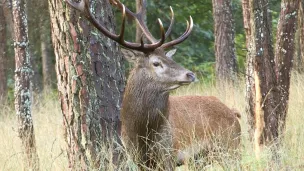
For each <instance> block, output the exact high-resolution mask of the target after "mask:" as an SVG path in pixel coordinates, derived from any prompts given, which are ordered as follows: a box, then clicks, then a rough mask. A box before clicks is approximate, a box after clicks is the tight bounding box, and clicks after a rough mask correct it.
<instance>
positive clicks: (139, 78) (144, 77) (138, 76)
mask: <svg viewBox="0 0 304 171" xmlns="http://www.w3.org/2000/svg"><path fill="white" fill-rule="evenodd" d="M154 85H155V84H153V80H152V79H151V78H150V77H149V76H148V74H147V73H145V72H144V71H135V70H133V71H132V72H131V74H130V76H129V79H128V83H127V85H126V88H125V93H124V98H123V102H122V110H121V117H122V120H123V122H125V123H123V125H124V124H129V125H128V127H129V126H130V125H131V124H132V123H134V124H133V126H135V125H136V126H137V127H141V126H142V127H147V128H148V129H155V130H158V129H159V128H160V126H162V125H163V124H165V120H166V119H167V118H168V114H167V108H168V99H169V92H164V91H162V88H161V87H157V86H154ZM137 129H141V128H137Z"/></svg>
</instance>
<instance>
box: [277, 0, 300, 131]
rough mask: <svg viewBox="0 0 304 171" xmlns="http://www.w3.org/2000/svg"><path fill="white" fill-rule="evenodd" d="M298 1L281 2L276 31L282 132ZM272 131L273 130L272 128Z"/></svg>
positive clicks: (280, 125)
mask: <svg viewBox="0 0 304 171" xmlns="http://www.w3.org/2000/svg"><path fill="white" fill-rule="evenodd" d="M299 5H300V0H283V1H282V3H281V13H280V19H279V24H278V30H277V42H276V51H275V62H276V76H277V83H278V85H277V87H278V89H279V90H278V91H279V94H280V96H279V97H278V100H279V103H278V106H277V108H278V110H277V111H278V116H277V117H276V119H277V120H278V121H277V122H278V128H277V129H278V130H277V131H283V129H284V127H285V120H286V114H287V110H288V100H289V88H290V76H291V69H292V65H293V56H294V39H295V33H296V28H297V16H298V9H299ZM272 129H274V128H272Z"/></svg>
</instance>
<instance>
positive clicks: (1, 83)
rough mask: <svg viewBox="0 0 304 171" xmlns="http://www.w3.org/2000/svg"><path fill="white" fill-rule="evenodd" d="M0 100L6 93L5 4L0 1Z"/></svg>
mask: <svg viewBox="0 0 304 171" xmlns="http://www.w3.org/2000/svg"><path fill="white" fill-rule="evenodd" d="M0 3H1V4H0V101H1V99H4V98H5V97H6V95H7V86H6V84H7V82H6V65H5V64H6V53H5V52H6V50H5V49H6V48H5V46H6V37H7V36H6V19H5V15H4V8H5V6H4V5H5V4H4V3H3V1H2V0H1V1H0Z"/></svg>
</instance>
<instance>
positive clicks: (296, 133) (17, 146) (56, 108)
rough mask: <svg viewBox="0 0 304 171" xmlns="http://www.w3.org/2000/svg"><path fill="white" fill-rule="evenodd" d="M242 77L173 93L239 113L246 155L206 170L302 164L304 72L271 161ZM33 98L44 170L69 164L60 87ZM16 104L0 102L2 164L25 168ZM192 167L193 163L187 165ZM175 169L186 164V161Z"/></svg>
mask: <svg viewBox="0 0 304 171" xmlns="http://www.w3.org/2000/svg"><path fill="white" fill-rule="evenodd" d="M244 85H245V84H244V82H240V83H239V85H237V86H234V87H230V86H226V87H225V88H221V89H220V88H216V87H215V86H212V84H210V83H208V84H204V83H202V81H201V82H200V83H195V84H192V85H190V86H187V87H182V88H180V89H178V90H177V91H176V92H174V93H173V95H177V96H180V95H204V96H205V95H212V96H216V97H218V98H219V99H221V101H222V102H223V103H225V104H226V105H227V106H229V107H233V108H236V109H238V110H239V111H240V113H241V115H242V116H241V125H242V146H241V149H240V150H241V154H242V157H241V159H240V161H237V163H238V164H236V165H231V166H228V167H229V168H222V167H221V166H219V165H217V164H216V163H214V164H211V165H209V166H207V167H206V168H205V169H206V170H304V147H303V143H304V131H303V130H304V114H303V112H304V75H298V74H293V78H292V83H291V90H290V91H291V92H290V102H289V110H288V115H287V121H286V131H285V132H284V137H283V139H282V142H283V143H282V147H281V148H280V150H278V154H280V156H281V163H279V164H278V163H276V164H273V163H272V162H270V161H271V152H270V149H266V148H265V149H264V150H263V152H262V154H261V158H260V160H257V159H256V158H255V153H254V151H253V145H252V143H251V142H250V141H249V135H248V126H247V117H246V114H245V91H244V88H245V86H244ZM35 99H36V100H34V102H33V120H34V129H35V135H36V141H37V150H38V155H39V159H40V168H41V170H56V171H57V170H68V169H67V167H68V160H67V155H66V153H65V142H64V139H63V119H62V114H61V112H60V104H59V101H58V98H57V94H56V93H53V94H52V93H49V92H48V93H43V95H40V96H39V97H36V98H35ZM14 113H15V111H14V108H13V104H0V135H1V136H0V170H5V171H9V170H12V171H15V170H23V169H22V168H23V162H22V155H21V154H22V153H21V142H20V139H19V138H18V126H17V120H16V115H15V114H14ZM189 167H190V169H189V170H192V169H191V166H189ZM177 170H185V167H182V168H178V169H177Z"/></svg>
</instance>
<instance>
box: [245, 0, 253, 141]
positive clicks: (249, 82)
mask: <svg viewBox="0 0 304 171" xmlns="http://www.w3.org/2000/svg"><path fill="white" fill-rule="evenodd" d="M242 9H243V22H244V29H245V36H246V48H247V50H250V48H251V43H252V42H251V41H252V40H251V39H250V38H251V34H252V33H251V31H252V29H251V24H250V18H251V16H250V2H249V0H242ZM246 64H247V68H246V76H245V77H246V100H247V105H246V112H247V113H248V124H249V125H250V129H249V134H250V138H252V137H253V133H254V129H253V128H254V125H255V120H254V110H255V102H254V100H255V84H254V74H253V73H254V69H253V56H252V55H251V54H250V53H247V61H246Z"/></svg>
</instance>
